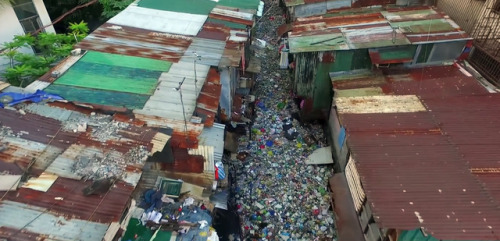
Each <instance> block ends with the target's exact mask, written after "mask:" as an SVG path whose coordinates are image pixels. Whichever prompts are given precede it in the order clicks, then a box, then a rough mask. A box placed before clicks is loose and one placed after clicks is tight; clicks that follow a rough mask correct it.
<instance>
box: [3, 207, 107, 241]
mask: <svg viewBox="0 0 500 241" xmlns="http://www.w3.org/2000/svg"><path fill="white" fill-rule="evenodd" d="M53 202H54V201H53ZM0 213H1V214H2V215H0V226H5V227H7V228H12V229H13V230H16V231H17V232H21V231H22V230H26V231H28V232H31V233H37V234H43V235H45V236H46V237H47V238H49V239H54V240H82V241H84V240H85V241H87V240H92V241H100V240H102V238H103V237H104V235H105V233H106V230H107V228H108V225H106V224H101V223H95V222H88V221H84V220H79V219H74V218H71V217H68V218H65V217H61V216H56V215H54V214H52V213H50V212H47V211H46V209H44V208H37V207H34V206H29V205H25V204H22V203H18V202H11V201H2V202H1V203H0Z"/></svg>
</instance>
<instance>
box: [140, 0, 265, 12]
mask: <svg viewBox="0 0 500 241" xmlns="http://www.w3.org/2000/svg"><path fill="white" fill-rule="evenodd" d="M259 3H260V0H219V1H218V2H216V1H212V0H168V1H164V0H141V1H140V2H139V3H138V4H137V5H138V6H139V7H144V8H152V9H157V10H165V11H172V12H180V13H191V14H202V15H208V14H209V13H210V12H211V11H212V9H213V8H214V7H215V6H216V5H220V6H226V7H233V8H241V9H257V8H258V6H259Z"/></svg>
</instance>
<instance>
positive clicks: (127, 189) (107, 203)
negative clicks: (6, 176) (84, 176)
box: [1, 177, 134, 223]
mask: <svg viewBox="0 0 500 241" xmlns="http://www.w3.org/2000/svg"><path fill="white" fill-rule="evenodd" d="M90 184H91V182H84V181H79V180H72V179H68V178H64V177H59V178H57V180H56V181H55V182H54V184H53V185H52V186H51V188H49V189H48V191H47V192H40V191H36V190H32V189H28V188H20V189H19V190H18V191H17V192H8V193H7V194H6V196H5V198H4V200H9V201H13V202H19V203H24V204H27V205H33V206H36V207H40V208H47V209H48V211H50V212H53V213H58V214H59V215H62V216H65V217H69V218H76V219H82V220H89V221H92V222H98V223H111V222H115V221H119V220H120V218H121V216H122V213H123V210H124V209H125V208H126V206H127V203H128V201H129V198H130V195H131V194H132V191H133V190H134V187H133V186H131V185H130V184H127V183H125V182H124V181H120V180H119V181H116V182H115V183H114V185H113V186H111V188H110V189H109V192H108V193H107V194H105V195H90V196H84V195H83V192H82V191H83V189H84V188H85V187H86V186H88V185H90ZM1 194H2V195H4V194H5V192H1Z"/></svg>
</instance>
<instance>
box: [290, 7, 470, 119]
mask: <svg viewBox="0 0 500 241" xmlns="http://www.w3.org/2000/svg"><path fill="white" fill-rule="evenodd" d="M288 42H289V47H290V53H292V54H294V60H293V61H294V65H295V80H294V87H295V91H296V93H297V95H298V96H300V97H302V98H303V99H304V105H303V109H302V111H303V112H304V113H314V112H316V113H318V112H319V113H320V115H319V117H320V118H326V116H327V113H328V112H329V108H330V101H325V100H330V99H331V97H332V91H331V83H330V73H331V74H332V75H334V76H343V75H356V74H357V73H356V72H355V71H354V70H360V69H365V70H370V69H372V68H379V69H387V68H402V67H403V68H407V67H416V66H427V65H442V64H451V63H453V62H454V61H455V60H456V59H457V58H459V57H460V56H461V55H462V52H463V51H464V48H465V47H466V46H470V45H471V38H470V37H469V36H468V35H467V34H466V33H465V32H464V31H463V30H461V29H460V27H459V26H458V25H457V24H456V23H455V22H453V21H452V20H451V19H450V18H449V17H448V16H447V15H445V14H444V13H442V12H440V11H438V10H437V9H435V8H433V7H425V6H424V7H405V8H399V7H384V8H360V9H350V10H349V11H347V12H344V11H338V12H336V13H329V14H325V15H320V16H314V17H308V18H301V19H298V20H297V21H295V22H293V23H292V28H291V32H289V33H288ZM353 71H354V72H353Z"/></svg>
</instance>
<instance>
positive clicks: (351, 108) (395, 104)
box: [335, 95, 426, 114]
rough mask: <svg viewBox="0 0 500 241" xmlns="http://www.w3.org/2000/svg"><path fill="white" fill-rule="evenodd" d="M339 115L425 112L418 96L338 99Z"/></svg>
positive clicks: (336, 99) (336, 100)
mask: <svg viewBox="0 0 500 241" xmlns="http://www.w3.org/2000/svg"><path fill="white" fill-rule="evenodd" d="M335 103H336V105H337V108H338V112H339V113H346V114H347V113H356V114H363V113H364V114H366V113H402V112H403V113H404V112H418V111H425V110H426V109H425V107H424V105H423V104H422V103H421V102H420V100H419V99H418V97H417V96H416V95H397V96H359V97H338V98H335Z"/></svg>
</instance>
